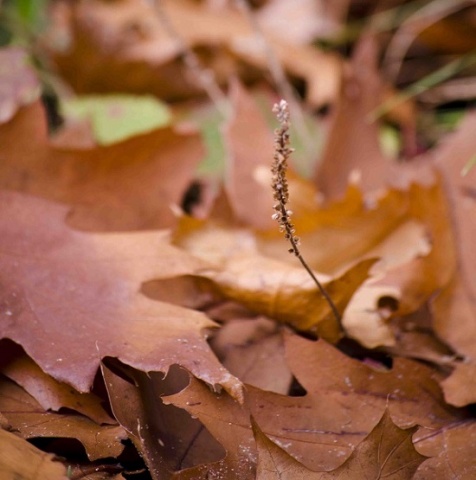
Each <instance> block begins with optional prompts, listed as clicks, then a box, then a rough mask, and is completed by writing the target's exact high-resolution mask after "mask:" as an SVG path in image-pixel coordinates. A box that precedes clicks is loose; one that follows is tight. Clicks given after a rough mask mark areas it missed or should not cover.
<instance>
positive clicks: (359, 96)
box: [315, 36, 414, 200]
mask: <svg viewBox="0 0 476 480" xmlns="http://www.w3.org/2000/svg"><path fill="white" fill-rule="evenodd" d="M377 62H378V47H377V44H376V41H375V39H374V38H373V37H368V36H364V37H363V38H362V39H361V40H360V41H359V42H358V44H357V46H356V49H355V53H354V56H353V58H352V61H351V63H350V65H349V66H348V68H347V70H345V71H344V76H343V81H342V86H341V90H340V95H339V96H338V100H337V106H336V111H335V112H334V113H333V118H332V124H331V127H330V132H329V136H328V139H327V141H326V144H325V146H324V151H323V153H322V155H321V158H320V161H319V162H318V163H317V164H316V172H315V182H316V185H317V186H318V187H319V190H320V192H321V193H322V194H323V195H324V196H325V198H326V199H327V200H335V199H339V198H341V197H342V196H343V195H345V191H346V189H347V187H348V184H349V182H354V183H357V184H359V185H360V186H361V187H362V189H363V190H364V191H365V192H374V191H376V190H378V189H380V188H382V187H385V186H386V185H387V184H394V182H395V181H396V178H395V169H394V168H393V167H392V161H391V160H392V159H391V158H388V155H386V154H385V153H384V151H383V149H382V147H381V144H380V139H379V135H380V133H379V129H380V126H379V122H378V121H376V120H372V119H371V118H370V116H371V114H372V113H373V112H374V111H375V109H377V107H379V106H380V105H381V103H382V102H383V100H384V95H385V90H386V89H385V85H384V83H383V79H382V78H381V75H380V73H379V71H378V69H377ZM406 110H407V108H405V111H403V112H402V113H400V112H397V114H398V116H397V121H399V123H401V126H402V129H403V132H405V131H410V133H411V132H412V131H413V121H414V118H413V115H412V112H411V111H409V112H407V111H406ZM397 178H398V176H397Z"/></svg>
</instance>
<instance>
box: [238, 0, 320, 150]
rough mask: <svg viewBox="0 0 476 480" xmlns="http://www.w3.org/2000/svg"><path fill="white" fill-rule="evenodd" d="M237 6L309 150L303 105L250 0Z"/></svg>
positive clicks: (309, 143)
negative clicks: (260, 47) (249, 26)
mask: <svg viewBox="0 0 476 480" xmlns="http://www.w3.org/2000/svg"><path fill="white" fill-rule="evenodd" d="M234 2H235V4H236V6H237V7H238V8H239V9H240V10H241V11H242V12H243V14H244V16H245V17H246V19H247V20H248V23H249V24H250V25H251V28H252V29H253V32H254V35H255V37H256V39H257V41H258V44H259V46H262V48H263V49H264V53H265V58H266V62H267V63H268V70H269V73H270V74H271V77H272V79H273V81H274V83H275V85H276V88H277V90H278V92H279V94H280V96H281V97H283V98H286V99H287V101H288V102H289V106H290V108H291V111H292V112H293V115H294V116H295V118H296V121H297V127H298V128H297V131H298V132H299V135H300V136H301V138H302V141H303V143H304V145H305V146H306V147H307V148H311V145H312V139H311V136H312V135H311V132H309V129H308V127H307V125H306V120H305V117H304V112H303V109H302V107H301V103H300V102H299V101H298V99H297V98H296V93H295V91H294V89H293V87H292V85H291V83H290V82H289V80H288V78H287V76H286V73H285V71H284V68H283V66H282V65H281V62H280V60H279V58H278V56H277V54H276V52H275V50H274V48H273V47H272V46H271V44H270V42H269V41H268V40H267V38H266V36H265V35H264V33H263V30H262V28H261V26H260V24H259V23H258V20H257V19H256V17H255V15H254V14H253V11H252V10H251V7H250V6H249V4H248V0H234Z"/></svg>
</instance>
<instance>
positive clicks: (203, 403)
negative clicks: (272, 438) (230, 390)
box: [163, 377, 256, 480]
mask: <svg viewBox="0 0 476 480" xmlns="http://www.w3.org/2000/svg"><path fill="white" fill-rule="evenodd" d="M163 401H164V403H166V404H172V405H175V406H177V407H179V408H183V409H184V410H186V411H187V412H189V413H190V414H191V415H192V416H194V417H197V418H198V419H199V420H200V421H201V422H202V423H203V424H204V425H205V426H206V427H207V429H208V430H209V432H210V433H211V434H212V435H213V436H214V437H215V438H216V439H217V440H218V441H219V442H220V443H221V445H223V447H224V448H225V450H226V455H225V457H224V458H223V459H221V460H219V461H217V462H214V463H209V464H203V465H199V466H197V467H193V468H191V469H187V470H184V471H182V472H178V473H177V474H176V475H175V476H174V477H173V478H174V479H177V480H189V479H190V480H191V479H194V478H199V479H202V478H203V479H206V478H210V476H212V478H213V475H215V476H216V477H217V478H227V479H230V480H235V479H236V480H253V479H254V478H255V475H256V447H255V442H254V440H253V434H252V431H251V425H250V417H249V411H248V410H247V408H246V407H245V406H244V405H240V404H239V403H238V402H236V401H235V400H234V399H233V398H232V397H230V396H229V395H227V394H225V393H223V394H221V395H216V394H214V393H213V392H211V391H210V389H209V388H208V387H207V386H206V385H204V384H203V383H202V382H199V381H198V380H196V379H195V378H193V377H192V378H191V380H190V384H189V386H188V387H187V388H185V389H184V390H182V391H181V392H179V393H177V394H174V395H169V396H167V397H164V399H163Z"/></svg>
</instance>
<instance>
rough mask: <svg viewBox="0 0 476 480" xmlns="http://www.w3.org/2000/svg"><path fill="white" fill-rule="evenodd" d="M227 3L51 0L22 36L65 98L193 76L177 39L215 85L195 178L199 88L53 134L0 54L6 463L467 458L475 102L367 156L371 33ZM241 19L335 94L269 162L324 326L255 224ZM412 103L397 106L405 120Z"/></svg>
mask: <svg viewBox="0 0 476 480" xmlns="http://www.w3.org/2000/svg"><path fill="white" fill-rule="evenodd" d="M223 3H226V2H223ZM232 3H233V2H230V4H227V5H221V6H220V5H219V4H220V2H203V4H202V2H193V1H191V0H180V1H164V2H161V6H160V8H161V9H162V10H163V11H162V17H161V16H160V15H157V14H156V13H157V12H156V8H157V6H155V7H154V6H153V5H152V4H153V2H138V1H134V0H115V1H100V0H78V1H76V2H53V4H52V11H51V19H52V21H51V25H50V29H49V31H48V32H47V34H45V36H44V37H43V38H42V39H41V44H42V45H43V48H46V47H45V45H47V51H48V55H49V57H48V58H49V59H50V61H51V62H54V64H55V65H56V68H57V71H58V72H59V73H60V74H61V75H62V77H63V80H64V81H68V82H69V83H70V85H71V86H72V87H74V89H75V90H76V91H77V92H90V91H96V92H111V91H127V92H136V93H137V92H149V93H150V92H152V93H154V94H155V95H157V96H159V97H161V98H165V99H167V100H169V101H170V100H177V99H180V100H184V99H187V100H188V99H190V98H195V97H196V95H197V94H199V93H201V89H200V88H199V87H198V85H199V82H197V81H196V79H195V80H194V78H193V75H191V71H190V70H188V71H185V70H186V68H185V67H184V64H183V63H182V57H183V51H182V49H183V45H182V46H181V42H178V41H177V39H181V41H182V42H183V43H184V45H186V47H187V48H188V49H189V51H191V52H193V53H194V54H195V55H197V57H198V58H199V60H200V61H201V62H202V63H203V64H205V65H206V66H207V68H210V69H213V71H214V74H215V76H216V79H217V81H218V85H224V84H229V89H228V93H227V99H226V100H227V102H228V106H229V107H230V112H231V113H230V114H229V116H228V118H226V119H223V120H222V122H221V126H220V132H221V141H223V143H224V145H225V155H224V157H225V158H224V159H223V160H224V162H225V165H226V167H225V176H224V178H223V181H222V182H221V183H220V184H218V185H217V184H214V183H213V181H212V180H210V183H209V184H207V183H206V182H207V179H204V178H203V177H202V178H200V179H198V180H199V181H197V178H198V177H197V173H196V171H197V166H198V165H199V163H200V161H201V160H202V159H203V158H204V156H205V146H204V144H203V138H202V136H201V135H200V133H199V131H198V129H197V128H196V126H193V125H191V123H190V121H189V120H190V118H191V117H193V115H191V116H190V118H189V120H187V121H186V122H184V121H183V111H184V109H185V110H187V109H189V110H190V111H193V112H194V115H195V116H198V117H200V115H201V114H203V107H197V106H196V105H195V104H190V103H186V104H185V105H186V106H185V107H184V106H180V107H177V108H176V112H175V115H174V117H173V118H174V120H173V122H172V124H171V125H170V126H167V127H163V128H159V129H155V130H152V131H150V132H147V133H144V134H141V135H138V136H135V137H133V138H130V139H128V140H124V141H122V142H118V143H115V144H113V145H110V146H97V145H95V144H94V142H90V143H89V146H88V147H83V148H79V147H78V144H79V143H80V142H78V141H77V140H78V138H77V137H75V135H77V132H76V133H75V132H74V131H66V130H67V129H68V128H69V127H68V126H67V125H66V126H65V127H64V130H63V132H61V131H60V132H59V133H58V134H57V135H59V136H60V137H61V141H60V142H58V141H57V140H55V139H54V138H53V137H52V136H51V135H50V134H49V133H48V125H47V122H46V116H45V109H44V107H43V105H42V103H41V102H40V101H39V100H38V99H37V98H38V92H39V91H40V84H39V82H38V80H37V79H36V76H35V74H34V72H33V70H32V68H31V67H29V66H28V65H27V64H26V63H25V58H26V57H25V54H24V52H23V51H21V50H19V49H17V48H5V49H3V50H2V51H0V60H2V64H3V63H5V65H7V64H8V65H10V67H11V68H8V69H6V70H8V71H6V72H4V71H3V70H2V71H0V78H1V81H2V85H3V84H4V85H5V88H2V90H1V95H0V122H1V123H0V264H1V270H0V272H1V273H0V427H1V428H0V477H1V478H2V479H3V478H5V479H24V480H34V479H46V480H50V479H51V480H57V479H58V480H59V479H66V478H74V479H89V480H106V479H110V480H111V479H115V480H120V479H133V478H134V479H153V480H159V479H160V480H162V479H177V480H185V479H190V480H191V479H217V480H218V479H237V480H238V479H239V480H247V479H250V480H251V479H255V478H257V479H260V480H267V479H289V480H291V479H293V480H294V479H303V480H307V479H310V480H311V479H312V480H314V479H316V480H318V479H319V480H330V479H339V480H343V479H349V480H350V479H360V478H388V479H395V480H406V479H412V478H414V479H416V480H430V479H435V478H438V479H440V478H441V479H453V478H458V479H468V480H469V479H472V478H476V461H475V460H474V445H475V444H476V421H475V417H474V411H473V410H472V408H471V404H474V403H476V382H475V381H474V378H475V373H476V291H475V286H474V285H475V282H474V279H473V277H474V276H475V274H476V254H475V253H474V248H473V247H471V245H472V241H474V238H475V236H476V227H475V225H476V222H475V218H476V204H475V185H476V168H474V169H472V170H470V171H469V172H468V173H466V174H465V175H462V174H461V172H462V170H464V169H465V167H466V166H467V165H468V162H470V161H471V159H472V158H473V157H474V154H475V152H476V136H475V135H474V130H475V128H476V116H475V115H474V112H473V113H471V112H469V113H468V114H467V115H466V116H465V118H464V119H463V120H462V121H461V123H460V124H459V125H458V127H457V128H456V129H455V130H454V132H452V133H450V134H448V135H446V136H445V137H444V138H443V139H442V140H441V142H440V143H438V144H437V145H436V146H435V147H434V148H432V149H429V150H427V151H426V152H424V153H421V154H420V155H418V156H416V157H415V158H412V159H411V161H410V160H409V161H407V162H398V161H395V160H393V159H390V158H387V156H386V155H385V154H384V153H383V152H382V149H381V147H380V143H379V128H380V125H379V122H378V121H375V122H373V123H371V122H369V118H370V117H369V115H370V114H371V113H372V112H373V111H374V110H375V109H376V108H377V107H378V106H379V105H380V104H381V103H382V102H383V101H384V100H385V98H386V96H387V95H388V94H389V93H388V92H389V90H388V88H387V86H386V85H385V82H384V81H383V79H382V76H381V74H380V72H379V70H378V67H377V57H378V53H379V52H378V48H377V43H376V42H375V38H374V37H370V36H364V37H363V38H362V39H361V40H360V41H359V42H358V45H357V46H356V48H355V52H354V54H353V58H352V59H351V61H350V62H347V63H346V64H345V66H344V67H343V64H344V61H343V60H340V59H338V58H337V56H334V55H329V54H324V53H322V52H321V51H320V50H318V49H317V48H315V47H314V46H311V45H310V44H309V42H310V40H311V39H312V38H314V37H313V36H315V35H316V34H317V33H318V32H320V30H319V29H320V28H321V27H320V26H319V25H318V24H317V23H313V22H311V21H310V19H311V18H314V17H312V15H311V14H310V13H309V14H307V15H306V14H303V15H302V16H297V17H296V20H295V21H296V22H300V23H299V25H302V28H301V29H297V30H296V31H295V32H294V33H293V34H292V35H291V36H290V39H287V40H286V38H284V37H283V35H282V31H281V30H280V28H279V26H277V25H275V24H274V20H275V19H276V18H277V15H278V14H277V13H273V12H276V11H278V12H283V11H284V12H286V11H289V10H286V9H285V4H289V2H284V1H283V2H278V1H274V2H268V3H266V5H265V6H263V7H262V8H259V9H257V10H255V13H254V14H255V16H256V19H257V21H258V24H259V28H258V27H256V25H255V26H254V27H253V26H252V25H250V22H249V21H247V20H246V16H244V14H243V12H242V11H241V10H240V9H239V8H237V6H239V4H240V2H236V4H234V6H233V5H231V4H232ZM310 3H312V2H304V1H303V2H299V4H300V5H301V6H300V8H301V9H302V12H311V11H313V10H312V8H317V7H316V5H317V4H318V3H319V5H320V2H315V4H314V7H311V6H310ZM335 3H336V6H335V7H333V9H331V10H330V11H329V12H328V14H327V15H328V17H327V18H328V19H333V21H335V22H339V21H340V19H341V18H342V13H339V12H341V11H342V7H341V8H340V10H339V8H338V7H337V4H338V3H345V2H335ZM280 4H281V5H280ZM281 8H282V9H284V10H279V9H281ZM286 8H288V9H289V8H290V7H289V5H288V6H287V7H286ZM274 9H276V10H274ZM307 9H311V10H307ZM299 11H301V10H299ZM163 15H165V16H163ZM279 15H283V13H280V14H279ZM164 18H165V19H166V21H168V22H170V23H171V24H172V25H173V30H170V25H169V27H168V28H167V25H166V24H164ZM301 22H302V23H301ZM257 28H258V30H257ZM171 31H174V32H175V35H177V37H176V38H174V37H173V35H172V36H171ZM257 33H259V34H260V35H263V36H264V37H266V38H267V42H268V46H269V47H271V48H272V51H273V52H274V53H273V55H275V56H276V59H275V60H277V61H278V62H279V64H280V65H281V67H282V68H283V69H284V71H285V72H286V73H287V74H288V75H289V76H293V77H295V78H299V79H300V80H302V81H304V83H305V84H306V86H307V97H306V102H307V105H308V106H311V107H318V106H322V105H323V104H324V103H327V102H335V108H334V111H333V114H332V116H331V118H330V122H329V125H328V126H327V128H328V132H327V135H326V141H325V144H324V148H323V150H322V153H321V155H320V160H319V162H317V163H316V165H315V167H313V168H314V171H313V172H312V175H310V177H311V178H312V179H311V180H310V179H306V178H303V177H302V176H301V175H299V174H298V173H296V172H295V171H292V172H290V173H289V179H288V181H289V191H290V203H291V204H292V208H293V210H294V214H293V222H294V224H295V227H296V230H297V233H298V235H299V236H300V238H301V242H302V253H303V256H304V257H305V258H306V260H307V261H308V263H309V266H310V268H311V269H312V270H313V271H315V272H316V276H317V278H318V279H319V280H320V281H321V282H322V283H323V285H324V286H325V288H326V290H327V291H328V293H329V294H330V296H331V297H332V299H333V301H334V303H335V305H336V306H337V309H338V311H339V313H340V315H341V317H342V318H341V321H340V319H337V318H335V316H334V315H333V313H332V309H331V308H330V307H329V305H328V303H327V302H326V300H325V298H324V297H323V296H322V294H321V293H320V292H319V290H318V289H317V288H316V285H315V283H314V282H313V281H312V280H311V278H310V277H309V276H308V274H307V272H306V271H305V270H304V269H303V268H302V266H301V264H300V263H299V262H298V261H297V260H296V258H295V257H294V256H292V255H289V254H288V253H287V250H288V245H287V243H286V241H285V240H284V239H283V238H282V235H281V234H280V233H279V232H278V231H277V228H276V227H275V226H274V225H273V222H272V221H271V214H272V204H273V200H272V192H271V191H270V190H271V189H270V186H269V184H270V178H271V173H270V165H271V161H272V158H273V137H272V128H271V127H270V126H269V120H268V119H267V118H266V114H264V113H263V110H262V109H260V108H259V106H258V102H257V101H256V98H257V97H256V95H254V93H253V92H255V90H252V89H251V87H245V86H244V84H243V83H242V82H243V81H244V82H248V81H251V80H252V79H256V78H260V75H261V74H262V72H263V71H268V68H269V64H268V60H269V59H267V54H266V52H265V51H263V50H260V48H258V46H257V44H256V35H257ZM321 33H322V32H321ZM61 35H63V37H61ZM60 37H61V38H63V40H62V42H63V43H62V42H61V41H60ZM65 38H66V44H67V45H66V46H65V43H64V42H65ZM253 42H254V43H253ZM253 45H254V46H253ZM45 52H46V50H45ZM268 53H269V52H268ZM45 55H46V53H45ZM192 73H193V72H192ZM196 73H197V72H196ZM202 73H203V72H202ZM272 73H273V72H272ZM197 74H198V73H197ZM230 76H233V79H231V80H230ZM237 77H240V79H241V81H240V80H239V79H238V78H237ZM19 79H21V81H20V80H19ZM278 87H279V85H278ZM259 88H260V90H259V92H260V93H261V97H259V98H261V101H263V98H265V103H266V108H269V107H270V104H271V102H270V101H269V100H275V99H276V98H277V96H276V93H275V91H273V89H272V88H271V87H270V86H269V85H264V86H263V85H261V86H260V87H259ZM263 92H264V94H263ZM402 112H403V113H402ZM414 113H415V112H414V111H413V110H412V108H410V109H407V110H400V111H398V110H396V111H395V112H393V114H394V115H396V117H395V118H397V121H398V122H399V123H400V126H401V128H402V130H403V131H405V129H407V132H408V131H410V130H411V129H412V128H413V127H414V123H413V122H414V117H413V115H414ZM312 128H317V127H316V125H315V124H313V125H312ZM301 133H302V132H301ZM304 136H305V135H304ZM57 138H59V137H57ZM68 142H70V143H68ZM406 146H408V144H407V145H406ZM403 150H405V148H403ZM413 153H415V152H413ZM297 154H299V153H297ZM316 156H317V154H316ZM198 185H201V187H200V188H199V187H197V186H198ZM204 185H205V186H204ZM206 185H208V187H206ZM197 188H198V190H200V192H199V193H200V194H199V195H198V196H196V197H197V198H194V199H193V201H192V205H191V207H190V206H186V202H185V199H186V198H187V197H188V196H189V195H190V192H191V191H193V189H197ZM191 212H192V213H191ZM193 212H201V214H200V215H193Z"/></svg>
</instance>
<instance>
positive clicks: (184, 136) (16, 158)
mask: <svg viewBox="0 0 476 480" xmlns="http://www.w3.org/2000/svg"><path fill="white" fill-rule="evenodd" d="M25 139H28V141H25ZM0 144H1V145H2V151H1V152H0V159H1V165H0V187H2V188H6V189H11V190H19V191H22V192H26V193H30V194H34V195H38V196H43V197H46V198H49V199H51V200H55V201H60V202H64V203H67V204H70V205H72V207H73V209H72V212H71V213H70V215H69V222H70V223H71V224H72V225H74V226H75V227H78V228H81V229H88V230H102V231H107V230H109V231H110V230H114V231H118V230H131V229H146V228H166V227H170V226H173V225H174V224H175V223H176V215H175V214H174V213H173V211H172V208H171V206H173V205H179V204H180V202H181V200H182V196H183V194H184V192H185V190H186V189H187V188H188V186H189V184H190V182H191V179H192V177H193V175H194V169H195V166H196V165H197V164H198V162H199V160H200V159H201V157H202V154H203V151H202V144H201V140H200V137H199V135H198V133H196V132H195V133H185V132H183V133H180V132H178V131H177V130H176V129H175V128H173V127H167V128H162V129H158V130H154V131H152V132H150V133H147V134H144V135H139V136H137V137H135V138H131V139H129V140H126V141H123V142H121V143H118V144H115V145H112V146H108V147H96V148H91V149H85V150H74V149H63V148H57V147H55V146H53V145H52V144H51V143H50V141H49V140H48V137H47V128H46V119H45V114H44V111H43V108H42V106H41V105H40V104H39V103H35V104H32V105H30V106H29V107H26V108H23V109H21V110H20V111H19V112H18V114H17V115H16V116H15V117H14V118H13V119H12V120H11V121H10V122H8V123H6V124H3V125H1V126H0Z"/></svg>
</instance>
